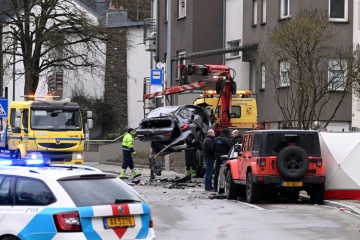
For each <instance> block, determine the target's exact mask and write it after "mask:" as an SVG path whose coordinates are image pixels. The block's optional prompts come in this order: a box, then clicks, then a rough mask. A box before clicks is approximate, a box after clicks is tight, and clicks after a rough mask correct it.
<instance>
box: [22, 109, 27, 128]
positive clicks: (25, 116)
mask: <svg viewBox="0 0 360 240" xmlns="http://www.w3.org/2000/svg"><path fill="white" fill-rule="evenodd" d="M22 124H23V127H24V128H29V110H28V109H24V110H23V113H22Z"/></svg>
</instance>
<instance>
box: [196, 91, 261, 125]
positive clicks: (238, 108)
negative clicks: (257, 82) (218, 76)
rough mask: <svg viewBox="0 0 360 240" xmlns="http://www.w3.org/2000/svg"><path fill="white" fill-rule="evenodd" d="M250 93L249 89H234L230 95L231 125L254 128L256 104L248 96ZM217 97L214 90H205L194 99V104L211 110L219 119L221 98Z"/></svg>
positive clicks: (253, 99)
mask: <svg viewBox="0 0 360 240" xmlns="http://www.w3.org/2000/svg"><path fill="white" fill-rule="evenodd" d="M251 94H252V92H251V91H249V90H246V91H244V90H238V91H236V94H234V95H233V96H232V100H231V112H230V113H231V114H230V116H231V119H230V123H231V127H233V128H246V129H254V128H256V125H257V105H256V99H255V98H250V96H251ZM204 96H205V98H204ZM219 97H220V96H219V94H217V95H216V91H215V90H205V91H204V94H203V95H201V96H200V97H199V98H197V99H196V100H195V101H194V105H202V106H205V107H206V108H207V109H211V110H213V112H214V116H215V118H216V119H220V117H221V116H220V113H221V111H220V107H221V100H220V99H219Z"/></svg>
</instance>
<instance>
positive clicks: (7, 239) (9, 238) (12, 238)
mask: <svg viewBox="0 0 360 240" xmlns="http://www.w3.org/2000/svg"><path fill="white" fill-rule="evenodd" d="M1 240H19V238H17V237H15V236H5V237H2V238H1Z"/></svg>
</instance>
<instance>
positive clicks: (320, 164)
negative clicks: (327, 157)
mask: <svg viewBox="0 0 360 240" xmlns="http://www.w3.org/2000/svg"><path fill="white" fill-rule="evenodd" d="M316 166H317V167H321V166H322V158H317V159H316Z"/></svg>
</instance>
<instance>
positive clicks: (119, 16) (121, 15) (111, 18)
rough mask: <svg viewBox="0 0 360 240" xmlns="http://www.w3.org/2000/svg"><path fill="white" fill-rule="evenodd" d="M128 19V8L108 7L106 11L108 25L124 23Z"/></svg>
mask: <svg viewBox="0 0 360 240" xmlns="http://www.w3.org/2000/svg"><path fill="white" fill-rule="evenodd" d="M127 21H128V10H127V9H122V8H121V6H120V8H119V9H108V10H107V11H106V25H113V24H116V25H118V24H122V23H125V22H127Z"/></svg>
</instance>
